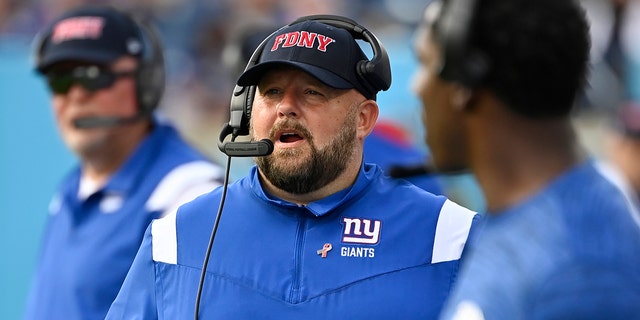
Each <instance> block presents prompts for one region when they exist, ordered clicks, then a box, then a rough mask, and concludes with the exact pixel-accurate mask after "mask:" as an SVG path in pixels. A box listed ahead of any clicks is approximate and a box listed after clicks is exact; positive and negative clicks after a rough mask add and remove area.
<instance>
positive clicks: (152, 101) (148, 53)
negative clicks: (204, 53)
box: [34, 9, 165, 128]
mask: <svg viewBox="0 0 640 320" xmlns="http://www.w3.org/2000/svg"><path fill="white" fill-rule="evenodd" d="M113 10H115V9H113ZM118 13H119V14H121V15H124V16H125V17H126V18H127V19H130V20H131V21H133V24H134V25H135V27H136V29H137V33H138V34H139V36H140V41H141V42H142V43H141V45H142V47H143V49H142V55H141V56H140V58H139V59H138V68H137V70H136V75H135V85H136V98H137V104H138V114H136V115H135V117H131V118H120V117H95V118H86V119H79V120H80V121H78V123H76V126H77V127H85V128H89V127H103V126H113V125H118V124H122V123H128V122H132V121H135V120H137V119H140V118H145V117H149V116H151V114H152V113H153V111H154V110H155V109H156V107H157V106H158V104H159V102H160V99H161V98H162V94H163V93H164V88H165V66H164V54H163V50H162V43H161V40H160V36H159V35H158V32H157V30H156V29H155V27H154V26H153V25H151V24H150V23H147V22H145V21H143V20H142V19H138V18H136V17H134V16H133V15H130V14H128V13H125V12H122V11H118ZM51 32H52V30H50V29H47V30H45V32H44V33H43V34H39V35H38V36H37V37H36V40H35V46H34V47H35V55H34V64H35V65H36V66H39V65H40V63H41V61H42V59H43V58H44V54H45V51H46V44H47V39H48V38H49V37H51V36H52V34H51Z"/></svg>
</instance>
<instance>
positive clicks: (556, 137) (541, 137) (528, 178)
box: [470, 107, 585, 212]
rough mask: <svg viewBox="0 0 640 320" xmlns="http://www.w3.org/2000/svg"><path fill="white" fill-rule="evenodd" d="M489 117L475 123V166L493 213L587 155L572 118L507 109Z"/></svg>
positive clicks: (535, 190) (471, 155)
mask: <svg viewBox="0 0 640 320" xmlns="http://www.w3.org/2000/svg"><path fill="white" fill-rule="evenodd" d="M502 108H504V107H502ZM489 116H490V117H489V118H487V119H485V120H483V121H477V122H475V123H473V122H472V124H471V125H472V126H475V128H473V129H472V130H471V132H474V134H475V135H476V136H475V137H474V139H473V141H474V142H473V144H472V145H471V146H470V148H471V154H470V157H471V159H472V160H471V162H470V163H471V164H472V168H471V169H472V170H473V172H475V173H476V179H477V181H478V183H479V185H480V186H481V188H482V190H483V193H484V195H485V197H486V203H487V209H488V211H489V212H497V211H500V210H504V209H506V208H508V207H511V206H513V205H515V204H517V203H519V202H521V201H523V200H525V199H527V198H528V197H530V196H531V195H532V194H534V193H536V192H538V191H539V190H541V189H542V188H544V187H545V186H546V185H547V184H549V183H550V182H551V181H553V180H554V179H555V178H557V177H558V176H559V175H561V174H562V173H563V172H564V171H566V170H568V169H569V168H571V167H573V166H575V165H576V164H578V163H579V162H581V161H582V160H583V159H584V158H585V155H584V152H583V151H582V149H581V148H580V147H579V144H578V141H577V136H576V134H575V132H574V129H573V127H572V124H571V122H570V119H568V118H562V119H546V120H531V119H528V118H524V117H522V116H519V115H516V114H513V113H508V112H503V111H499V114H493V115H489ZM492 120H493V121H492Z"/></svg>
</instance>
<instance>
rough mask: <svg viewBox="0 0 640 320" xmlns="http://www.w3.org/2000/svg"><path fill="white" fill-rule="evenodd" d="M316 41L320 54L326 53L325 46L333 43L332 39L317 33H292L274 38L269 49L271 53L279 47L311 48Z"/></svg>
mask: <svg viewBox="0 0 640 320" xmlns="http://www.w3.org/2000/svg"><path fill="white" fill-rule="evenodd" d="M316 40H318V46H317V48H316V49H318V50H319V51H322V52H326V51H327V46H328V45H329V44H331V43H333V42H335V40H334V39H333V38H331V37H327V36H325V35H322V34H319V33H315V32H308V31H294V32H287V33H283V34H281V35H278V36H276V38H275V39H274V41H273V47H271V51H276V50H278V48H279V47H280V46H282V48H289V47H293V46H298V47H306V48H313V47H314V44H315V42H316Z"/></svg>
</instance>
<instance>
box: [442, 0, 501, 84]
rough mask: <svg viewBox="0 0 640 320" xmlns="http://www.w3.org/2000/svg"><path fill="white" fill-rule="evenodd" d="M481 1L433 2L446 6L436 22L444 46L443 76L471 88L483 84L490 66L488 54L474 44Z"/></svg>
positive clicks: (444, 0)
mask: <svg viewBox="0 0 640 320" xmlns="http://www.w3.org/2000/svg"><path fill="white" fill-rule="evenodd" d="M437 2H440V4H436V3H437ZM478 2H479V0H435V1H433V2H432V3H431V5H434V4H435V5H441V6H442V7H441V9H440V10H441V11H440V14H439V15H438V17H437V19H436V22H435V24H437V28H436V29H435V30H436V37H437V39H438V41H439V43H440V45H441V48H442V63H441V65H440V71H439V74H440V77H441V78H442V79H444V80H447V81H452V82H458V83H461V84H462V85H464V86H467V87H470V88H475V87H477V86H479V85H480V84H481V83H482V82H483V81H484V79H485V78H486V76H487V74H488V73H489V69H490V61H489V58H488V56H487V55H486V54H485V53H483V52H482V51H481V50H479V49H478V48H475V47H473V46H472V45H471V44H470V42H471V35H470V34H471V31H472V30H473V26H474V22H475V19H476V18H475V16H476V11H477V10H478Z"/></svg>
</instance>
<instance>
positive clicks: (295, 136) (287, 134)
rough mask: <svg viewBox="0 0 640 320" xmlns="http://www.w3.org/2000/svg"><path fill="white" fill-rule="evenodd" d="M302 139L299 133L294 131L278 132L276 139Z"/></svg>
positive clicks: (287, 141) (290, 140)
mask: <svg viewBox="0 0 640 320" xmlns="http://www.w3.org/2000/svg"><path fill="white" fill-rule="evenodd" d="M303 139H304V138H303V137H302V136H301V135H299V134H297V133H295V132H283V133H281V134H280V138H279V139H278V141H280V142H284V143H292V142H296V141H300V140H303Z"/></svg>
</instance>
